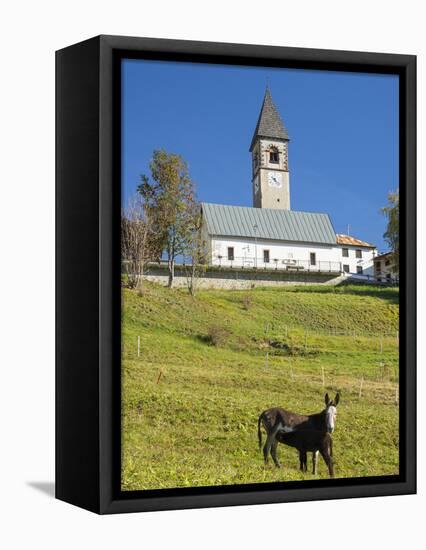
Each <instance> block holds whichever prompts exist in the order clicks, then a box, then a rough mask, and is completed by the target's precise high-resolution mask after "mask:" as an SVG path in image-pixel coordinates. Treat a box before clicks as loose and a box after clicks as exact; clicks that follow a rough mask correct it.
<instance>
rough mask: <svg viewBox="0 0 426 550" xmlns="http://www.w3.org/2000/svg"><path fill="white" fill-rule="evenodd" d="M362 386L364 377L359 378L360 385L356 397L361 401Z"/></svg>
mask: <svg viewBox="0 0 426 550" xmlns="http://www.w3.org/2000/svg"><path fill="white" fill-rule="evenodd" d="M363 385H364V377H362V378H361V382H360V385H359V395H358V397H359V398H360V399H361V396H362V386H363Z"/></svg>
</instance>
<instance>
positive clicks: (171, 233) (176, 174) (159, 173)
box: [138, 149, 197, 287]
mask: <svg viewBox="0 0 426 550" xmlns="http://www.w3.org/2000/svg"><path fill="white" fill-rule="evenodd" d="M150 170H151V178H149V177H148V176H147V175H142V176H141V184H140V185H139V186H138V192H139V193H140V194H141V196H142V197H143V200H144V202H145V205H146V208H147V211H148V212H149V214H150V217H151V218H152V219H153V223H154V227H155V231H156V232H157V236H158V239H159V241H160V242H161V245H162V249H163V250H164V251H165V252H166V254H167V265H168V271H169V283H168V286H169V287H172V286H173V281H174V277H175V262H176V258H177V257H178V256H179V255H181V254H184V253H185V250H186V249H187V245H188V242H189V241H190V240H191V239H192V235H193V228H194V223H195V222H194V216H195V215H196V212H197V201H196V199H195V186H194V182H193V181H192V180H191V178H190V177H189V172H188V166H187V163H186V162H185V161H184V159H183V158H182V157H181V156H179V155H176V154H173V153H167V152H166V151H164V150H162V149H161V150H157V151H154V153H153V157H152V160H151V163H150Z"/></svg>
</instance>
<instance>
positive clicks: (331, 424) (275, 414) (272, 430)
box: [257, 393, 340, 473]
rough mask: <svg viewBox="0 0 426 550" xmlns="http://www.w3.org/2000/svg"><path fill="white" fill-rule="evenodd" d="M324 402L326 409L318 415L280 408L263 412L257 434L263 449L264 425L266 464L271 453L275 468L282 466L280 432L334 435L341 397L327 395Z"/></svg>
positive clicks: (260, 446)
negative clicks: (315, 431) (279, 458)
mask: <svg viewBox="0 0 426 550" xmlns="http://www.w3.org/2000/svg"><path fill="white" fill-rule="evenodd" d="M324 400H325V409H324V410H323V411H321V412H319V413H316V414H310V415H302V414H297V413H294V412H290V411H286V410H284V409H280V408H279V407H274V408H272V409H268V410H266V411H263V413H262V414H261V415H260V416H259V419H258V421H257V434H258V438H259V448H262V431H261V426H262V425H263V427H264V428H265V431H266V443H265V446H264V447H263V457H264V459H265V464H266V463H267V462H268V455H269V453H271V456H272V459H273V461H274V463H275V466H277V467H278V468H280V466H281V464H280V462H279V460H278V457H277V445H278V441H277V439H276V434H277V433H278V432H279V431H283V432H287V433H289V432H293V431H295V430H318V431H319V432H328V433H333V431H334V428H335V426H336V417H337V411H336V407H337V405H338V403H339V400H340V395H339V394H338V393H337V394H336V397H335V398H334V399H330V398H329V396H328V393H326V394H325V396H324ZM314 458H315V457H314ZM314 473H315V472H314Z"/></svg>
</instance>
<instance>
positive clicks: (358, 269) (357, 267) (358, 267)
mask: <svg viewBox="0 0 426 550" xmlns="http://www.w3.org/2000/svg"><path fill="white" fill-rule="evenodd" d="M356 272H357V273H358V275H362V273H363V269H362V265H357V266H356Z"/></svg>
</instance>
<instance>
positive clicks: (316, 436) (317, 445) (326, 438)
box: [275, 430, 334, 477]
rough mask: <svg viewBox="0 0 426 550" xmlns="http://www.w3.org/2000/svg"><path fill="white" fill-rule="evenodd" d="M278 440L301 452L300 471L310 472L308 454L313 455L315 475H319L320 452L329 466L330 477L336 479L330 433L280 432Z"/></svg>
mask: <svg viewBox="0 0 426 550" xmlns="http://www.w3.org/2000/svg"><path fill="white" fill-rule="evenodd" d="M275 437H276V439H277V441H279V442H280V443H284V445H288V446H289V447H295V448H296V449H297V450H298V451H299V460H300V469H301V470H302V472H306V471H307V470H308V464H307V453H308V452H312V453H313V459H312V461H313V473H314V474H316V473H317V454H318V452H319V453H320V454H321V456H322V457H323V459H324V462H325V463H326V464H327V467H328V473H329V475H330V477H334V468H333V458H332V457H333V441H332V439H331V435H330V434H329V433H328V432H320V431H319V430H295V431H293V432H284V431H279V432H277V434H276V436H275Z"/></svg>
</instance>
